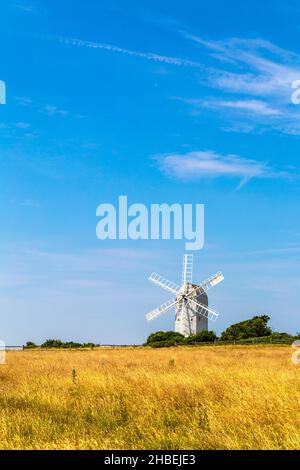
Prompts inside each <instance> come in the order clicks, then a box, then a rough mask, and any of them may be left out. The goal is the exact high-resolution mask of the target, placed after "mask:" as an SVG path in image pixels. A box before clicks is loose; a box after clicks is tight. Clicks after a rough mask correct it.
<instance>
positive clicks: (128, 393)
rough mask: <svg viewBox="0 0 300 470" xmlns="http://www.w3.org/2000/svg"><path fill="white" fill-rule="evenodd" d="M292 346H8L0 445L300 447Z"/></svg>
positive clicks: (299, 371) (2, 369)
mask: <svg viewBox="0 0 300 470" xmlns="http://www.w3.org/2000/svg"><path fill="white" fill-rule="evenodd" d="M291 353H292V349H291V348H290V347H278V346H277V347H276V346H273V347H270V346H250V347H249V346H202V347H190V348H188V347H178V348H171V349H143V348H136V349H134V348H128V349H104V348H103V349H101V348H100V349H97V350H94V351H90V350H87V351H84V350H80V351H76V350H70V351H64V350H49V351H38V350H31V351H30V350H28V351H23V352H22V351H19V352H17V351H15V352H9V353H8V354H7V364H6V365H2V366H0V387H1V393H0V448H1V449H152V450H154V449H300V366H299V367H297V366H294V365H292V363H291Z"/></svg>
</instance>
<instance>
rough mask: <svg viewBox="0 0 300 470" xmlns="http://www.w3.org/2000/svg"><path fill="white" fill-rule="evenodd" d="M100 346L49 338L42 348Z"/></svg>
mask: <svg viewBox="0 0 300 470" xmlns="http://www.w3.org/2000/svg"><path fill="white" fill-rule="evenodd" d="M96 346H98V345H97V344H94V343H84V344H81V343H76V342H74V341H67V342H63V341H61V340H60V339H47V340H46V341H45V342H44V343H43V344H42V345H41V348H61V349H69V348H94V347H96Z"/></svg>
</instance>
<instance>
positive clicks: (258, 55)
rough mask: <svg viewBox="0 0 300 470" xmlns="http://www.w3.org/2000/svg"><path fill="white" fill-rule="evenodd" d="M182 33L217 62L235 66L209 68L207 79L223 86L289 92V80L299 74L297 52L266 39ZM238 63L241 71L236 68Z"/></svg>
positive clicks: (243, 90)
mask: <svg viewBox="0 0 300 470" xmlns="http://www.w3.org/2000/svg"><path fill="white" fill-rule="evenodd" d="M183 34H184V36H185V37H186V38H188V39H191V40H192V41H194V42H196V43H197V44H200V45H202V46H204V47H205V48H206V49H208V50H209V51H210V52H211V54H212V56H213V57H214V58H215V59H216V60H217V61H218V62H221V63H223V65H224V64H226V63H227V64H229V65H231V66H235V67H236V70H234V71H231V70H224V69H223V70H222V69H219V68H215V69H210V73H209V78H210V80H213V83H214V85H215V86H218V87H219V88H221V89H223V90H229V91H234V92H238V93H249V94H254V95H259V96H264V95H274V93H275V94H276V95H278V96H284V95H285V94H286V93H288V94H289V95H290V89H291V83H292V81H293V80H296V79H297V78H299V76H300V56H299V55H298V54H295V53H293V52H291V51H287V50H284V49H282V48H280V47H278V46H276V45H275V44H273V43H271V42H270V41H266V40H264V39H261V38H258V39H241V38H230V39H227V40H223V41H209V40H204V39H202V38H200V37H197V36H195V35H191V34H188V33H183ZM241 67H242V69H243V70H245V72H243V73H241V72H240V70H241Z"/></svg>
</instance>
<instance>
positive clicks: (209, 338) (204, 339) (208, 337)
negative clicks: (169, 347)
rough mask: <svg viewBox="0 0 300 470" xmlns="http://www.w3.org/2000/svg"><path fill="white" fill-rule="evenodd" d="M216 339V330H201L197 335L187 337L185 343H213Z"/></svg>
mask: <svg viewBox="0 0 300 470" xmlns="http://www.w3.org/2000/svg"><path fill="white" fill-rule="evenodd" d="M216 339H217V335H216V333H215V332H214V331H200V332H199V333H197V334H196V335H193V336H188V337H187V338H185V343H187V344H190V343H213V342H214V341H216Z"/></svg>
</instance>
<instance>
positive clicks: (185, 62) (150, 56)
mask: <svg viewBox="0 0 300 470" xmlns="http://www.w3.org/2000/svg"><path fill="white" fill-rule="evenodd" d="M52 39H53V38H52ZM55 39H59V41H60V42H62V43H63V44H66V45H71V46H77V47H87V48H89V49H96V50H97V49H98V50H99V49H102V50H106V51H109V52H114V53H118V54H125V55H129V56H133V57H139V58H141V59H146V60H150V61H153V62H161V63H165V64H170V65H176V66H184V67H193V68H202V67H203V65H202V64H200V63H199V62H194V61H192V60H189V59H185V58H180V57H170V56H166V55H162V54H157V53H154V52H141V51H136V50H132V49H126V48H123V47H119V46H114V45H112V44H106V43H101V42H91V41H85V40H82V39H74V38H67V37H59V38H55Z"/></svg>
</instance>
